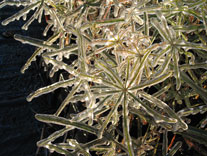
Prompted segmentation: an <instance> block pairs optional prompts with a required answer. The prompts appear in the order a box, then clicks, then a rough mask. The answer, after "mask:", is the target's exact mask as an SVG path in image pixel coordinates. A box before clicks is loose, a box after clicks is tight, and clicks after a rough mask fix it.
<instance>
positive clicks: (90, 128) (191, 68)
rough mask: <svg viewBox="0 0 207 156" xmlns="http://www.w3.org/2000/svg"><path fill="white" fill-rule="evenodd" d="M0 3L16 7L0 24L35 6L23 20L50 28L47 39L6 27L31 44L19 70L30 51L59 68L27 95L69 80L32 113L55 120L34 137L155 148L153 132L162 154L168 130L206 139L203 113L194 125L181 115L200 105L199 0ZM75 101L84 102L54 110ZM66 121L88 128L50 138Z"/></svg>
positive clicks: (205, 13)
mask: <svg viewBox="0 0 207 156" xmlns="http://www.w3.org/2000/svg"><path fill="white" fill-rule="evenodd" d="M6 5H10V6H13V5H15V6H18V7H19V6H23V9H22V10H20V11H19V12H17V13H16V14H14V15H13V16H11V17H9V18H8V19H6V20H4V21H2V24H3V25H7V24H9V23H10V22H12V21H15V20H19V19H20V18H21V17H22V18H23V19H24V20H26V19H27V14H28V13H29V12H30V11H31V10H34V11H33V15H32V16H31V17H30V18H29V19H28V20H27V21H26V23H25V24H24V25H23V26H22V29H25V30H27V29H28V27H29V25H30V24H31V23H32V22H33V21H34V20H35V19H37V20H38V21H39V22H41V20H42V19H46V23H47V26H46V28H45V30H44V32H43V35H44V36H47V32H48V31H49V30H50V31H52V32H53V34H52V36H50V37H49V38H48V40H46V41H43V40H39V39H35V38H31V37H26V36H22V35H15V36H14V38H15V39H16V40H18V41H21V42H22V43H26V44H30V45H33V46H36V47H37V49H36V51H35V52H34V54H33V55H32V56H31V57H30V58H29V59H28V60H27V62H26V64H25V65H24V66H23V67H22V69H21V72H22V73H24V72H25V70H26V69H27V68H28V67H29V66H30V65H31V63H32V61H35V60H36V57H37V56H41V57H42V58H43V60H44V62H45V64H46V65H47V66H51V67H52V68H51V70H50V74H49V75H50V77H53V75H54V74H55V73H57V72H59V73H60V78H59V81H58V82H56V83H54V84H51V85H49V86H46V87H43V88H40V89H38V90H37V91H35V92H33V93H31V94H30V95H29V96H28V97H27V100H28V101H31V100H32V99H33V98H36V97H38V96H41V95H43V94H47V93H50V92H53V91H54V90H56V89H58V88H66V89H70V91H69V92H68V95H67V96H66V97H65V99H64V100H63V101H62V103H61V104H60V106H59V108H58V109H57V111H56V112H54V114H36V116H35V117H36V119H37V120H39V121H42V122H45V123H50V124H55V125H61V126H62V129H60V130H58V131H56V132H54V133H52V134H51V135H49V136H48V137H46V138H44V139H42V140H40V141H39V142H38V143H37V145H38V146H39V147H44V148H47V149H49V150H50V151H55V152H57V153H60V154H63V155H68V156H74V155H91V152H92V151H95V153H96V154H101V155H104V156H106V155H118V154H119V155H130V156H134V155H147V153H148V154H149V153H151V155H153V154H154V155H156V150H157V146H158V143H159V142H160V138H161V136H162V138H163V139H162V141H161V142H162V155H163V156H166V155H168V156H171V155H174V154H175V153H176V151H177V150H178V149H179V148H180V147H181V145H182V142H181V141H177V142H176V143H175V145H174V146H173V147H171V148H170V149H169V148H168V133H167V132H168V131H171V132H173V133H175V134H180V135H183V136H184V137H185V138H188V139H192V141H195V142H199V143H201V144H204V145H205V146H207V139H206V138H207V137H206V136H207V133H206V132H205V131H204V128H205V126H206V123H207V118H205V119H203V120H202V121H200V122H199V123H198V125H197V127H190V126H189V125H188V123H187V121H188V120H187V119H188V118H187V117H188V116H189V115H195V114H198V113H205V112H206V111H207V106H206V104H207V96H206V95H207V91H206V89H205V87H206V79H207V72H206V71H205V69H206V68H207V64H206V58H207V54H206V51H207V45H206V41H207V38H206V34H207V24H206V22H207V2H206V0H159V1H158V0H3V1H2V2H1V4H0V8H2V7H4V6H6ZM74 56H76V57H75V58H76V59H71V58H72V57H73V58H74ZM63 71H64V74H62V73H61V72H63ZM195 97H196V99H197V101H196V104H195V102H192V99H194V98H195ZM77 103H82V105H83V106H84V108H85V109H84V110H83V111H81V112H78V111H77V112H75V113H74V114H69V113H67V112H64V111H63V110H66V108H67V107H68V106H69V105H70V106H73V107H75V106H76V104H77ZM178 105H179V106H178ZM146 124H147V127H148V128H147V130H146V131H144V132H142V127H143V125H146ZM133 125H135V126H134V127H135V130H133V131H132V130H131V128H132V127H133ZM73 129H80V130H82V131H86V132H88V133H91V134H93V135H94V138H93V139H92V140H90V141H89V142H87V143H81V142H78V141H77V140H75V139H73V138H67V139H65V140H64V142H58V141H56V139H57V138H59V137H62V136H64V135H66V134H67V133H70V131H71V130H73Z"/></svg>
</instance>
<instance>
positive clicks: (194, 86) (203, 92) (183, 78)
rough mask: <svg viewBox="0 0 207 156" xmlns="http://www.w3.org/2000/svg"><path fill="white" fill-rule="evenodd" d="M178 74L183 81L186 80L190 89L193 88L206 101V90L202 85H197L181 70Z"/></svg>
mask: <svg viewBox="0 0 207 156" xmlns="http://www.w3.org/2000/svg"><path fill="white" fill-rule="evenodd" d="M180 76H181V78H182V80H183V81H184V82H186V83H187V84H188V85H189V86H190V87H191V88H192V89H194V90H195V92H196V93H198V94H199V95H200V96H201V97H202V98H203V99H204V100H205V101H206V102H207V96H206V95H207V91H206V90H204V89H203V88H202V87H200V86H198V85H197V84H196V83H195V82H193V80H191V79H190V78H189V77H188V75H187V74H186V73H185V72H181V73H180Z"/></svg>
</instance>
